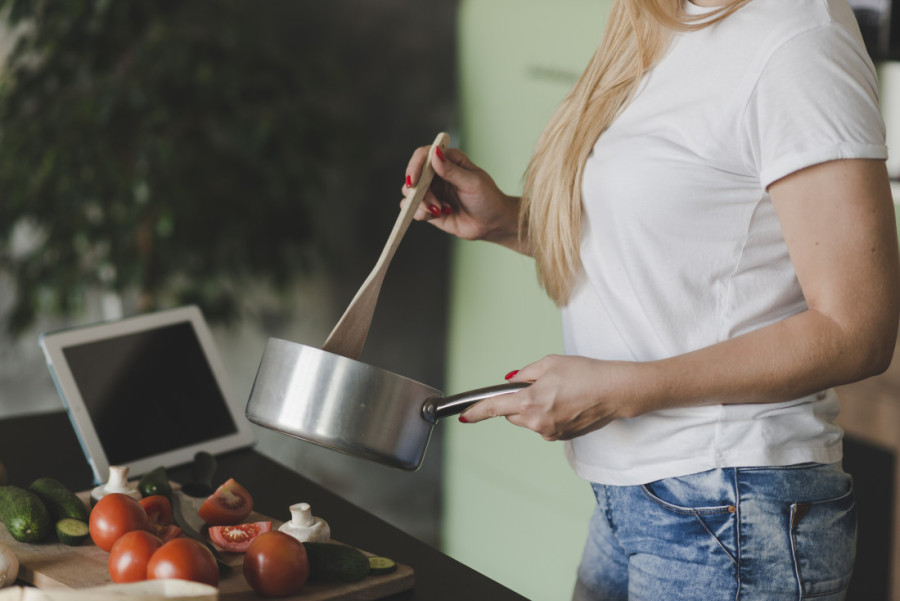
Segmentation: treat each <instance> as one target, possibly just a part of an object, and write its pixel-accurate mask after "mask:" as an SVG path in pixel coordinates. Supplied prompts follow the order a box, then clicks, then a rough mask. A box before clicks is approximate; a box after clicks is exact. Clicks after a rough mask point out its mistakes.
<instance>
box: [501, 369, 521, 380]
mask: <svg viewBox="0 0 900 601" xmlns="http://www.w3.org/2000/svg"><path fill="white" fill-rule="evenodd" d="M517 373H519V370H518V369H514V370H512V371H511V372H509V373H508V374H506V376H505V377H504V380H510V379H512V378H515V377H516V374H517Z"/></svg>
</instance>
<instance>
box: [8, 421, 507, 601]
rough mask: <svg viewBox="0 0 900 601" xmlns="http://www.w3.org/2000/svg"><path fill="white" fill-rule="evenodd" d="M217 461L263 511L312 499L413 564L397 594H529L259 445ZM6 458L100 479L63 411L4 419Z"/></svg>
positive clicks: (341, 531) (32, 474)
mask: <svg viewBox="0 0 900 601" xmlns="http://www.w3.org/2000/svg"><path fill="white" fill-rule="evenodd" d="M160 434H161V435H163V436H164V435H165V433H160ZM217 460H218V469H217V472H216V475H215V478H214V482H216V483H220V482H224V481H225V480H226V479H227V478H229V477H233V478H234V479H235V480H237V481H238V482H240V483H241V484H242V485H244V486H245V487H246V488H247V489H248V490H249V491H250V492H251V493H252V494H253V499H254V505H255V507H254V508H255V510H257V511H259V512H260V513H263V514H266V515H271V516H281V515H283V514H285V513H286V512H287V507H289V506H290V505H291V504H292V503H295V502H297V501H298V500H303V501H306V502H308V503H310V504H311V505H312V507H313V508H315V513H316V515H318V516H320V517H322V518H323V519H325V520H326V521H327V522H329V524H330V525H331V528H332V532H333V534H334V537H335V538H336V539H337V540H340V541H341V542H343V543H346V544H349V545H353V546H355V547H357V548H360V549H364V550H366V551H370V552H372V553H377V554H379V555H385V556H387V557H391V558H393V559H394V560H396V561H397V562H399V563H402V564H405V565H408V566H410V567H412V568H413V570H414V571H415V587H414V588H413V589H412V590H410V591H407V592H404V593H401V594H399V595H394V596H392V597H389V598H388V599H390V600H391V601H411V600H419V601H424V600H427V601H444V600H446V601H451V600H452V601H458V600H459V599H471V600H473V601H479V600H482V599H485V600H487V599H490V600H491V601H505V600H522V599H524V597H522V596H521V595H518V594H517V593H515V592H513V591H511V590H509V589H507V588H505V587H503V586H501V585H500V584H498V583H496V582H494V581H493V580H491V579H489V578H487V577H486V576H484V575H483V574H480V573H478V572H476V571H475V570H473V569H471V568H469V567H467V566H465V565H463V564H461V563H460V562H458V561H456V560H454V559H452V558H451V557H448V556H447V555H445V554H443V553H441V552H440V551H438V550H436V549H434V548H432V547H430V546H428V545H427V544H425V543H423V542H421V541H419V540H417V539H416V538H414V537H412V536H410V535H408V534H406V533H405V532H403V531H401V530H399V529H398V528H395V527H394V526H391V525H390V524H388V523H387V522H384V521H383V520H381V519H379V518H377V517H376V516H374V515H372V514H370V513H368V512H366V511H365V510H363V509H361V508H359V507H357V506H355V505H353V504H352V503H350V502H348V501H346V500H344V499H342V498H341V497H339V496H337V495H335V494H334V493H331V492H330V491H328V490H326V489H325V488H323V487H321V486H319V485H318V484H316V483H314V482H312V481H311V480H309V479H307V478H305V477H303V476H302V475H300V474H298V473H296V472H294V471H292V470H290V469H288V468H286V467H284V466H282V465H280V464H278V463H276V462H275V461H273V460H271V459H269V458H267V457H265V456H264V455H262V454H260V453H258V452H256V451H255V450H253V449H244V450H239V451H234V452H231V453H227V454H224V455H220V456H218V457H217ZM0 461H2V462H3V464H4V465H5V466H6V468H7V471H8V473H9V483H10V484H17V485H20V486H28V484H29V483H31V481H33V480H34V479H35V478H38V477H41V476H51V477H54V478H56V479H58V480H60V481H61V482H63V483H64V484H66V485H67V486H68V487H69V488H71V489H72V490H76V491H77V490H87V489H89V488H91V487H92V486H93V481H92V476H91V470H90V468H89V466H88V463H87V461H86V460H85V458H84V454H83V453H82V451H81V447H80V445H79V443H78V439H77V437H76V436H75V432H74V430H73V429H72V426H71V424H70V422H69V419H68V416H67V415H66V413H65V412H63V411H58V412H51V413H41V414H36V415H29V416H23V417H12V418H6V419H0ZM167 472H168V475H169V478H170V479H171V480H173V481H175V482H185V481H187V480H189V479H190V469H189V466H182V467H178V468H170V469H168V470H167Z"/></svg>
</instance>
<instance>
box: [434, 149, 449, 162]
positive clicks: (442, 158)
mask: <svg viewBox="0 0 900 601" xmlns="http://www.w3.org/2000/svg"><path fill="white" fill-rule="evenodd" d="M434 154H436V155H437V158H439V159H441V160H442V161H446V160H447V159H445V158H444V153H443V152H441V147H440V146H435V147H434Z"/></svg>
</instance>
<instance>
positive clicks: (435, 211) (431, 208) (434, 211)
mask: <svg viewBox="0 0 900 601" xmlns="http://www.w3.org/2000/svg"><path fill="white" fill-rule="evenodd" d="M428 210H429V211H431V214H432V215H434V216H435V217H440V216H441V208H440V207H436V206H434V205H428Z"/></svg>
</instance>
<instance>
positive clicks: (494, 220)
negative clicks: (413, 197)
mask: <svg viewBox="0 0 900 601" xmlns="http://www.w3.org/2000/svg"><path fill="white" fill-rule="evenodd" d="M429 148H430V146H423V147H421V148H418V149H416V151H415V152H414V153H413V155H412V158H411V159H410V161H409V165H408V166H407V167H406V184H404V186H403V195H404V199H403V201H402V203H401V206H402V205H403V203H405V202H406V201H407V195H408V194H409V191H410V188H412V187H414V186H415V185H416V182H417V181H418V179H419V174H420V173H421V172H422V165H423V164H424V162H425V161H426V160H427V157H428V150H429ZM431 166H432V169H433V170H434V179H433V180H432V182H431V186H430V189H429V191H428V193H427V194H426V195H425V198H424V199H423V201H422V206H420V207H419V208H418V209H417V210H416V213H415V217H414V218H415V219H416V220H418V221H428V222H429V223H431V224H432V225H434V226H435V227H438V228H440V229H441V230H443V231H445V232H447V233H450V234H453V235H455V236H458V237H460V238H463V239H466V240H486V241H489V242H496V243H498V244H502V245H504V246H507V247H509V248H512V249H514V250H517V251H519V252H525V253H526V254H528V250H527V249H526V248H523V244H527V242H525V239H526V238H527V236H525V237H523V238H522V240H520V237H519V233H518V227H519V200H520V199H519V198H516V197H512V196H507V195H506V194H504V193H503V192H502V191H501V190H500V188H498V187H497V184H496V183H494V180H493V179H492V178H491V176H490V175H488V174H487V172H486V171H484V170H483V169H481V168H480V167H478V166H477V165H476V164H475V163H473V162H472V161H470V160H469V158H468V157H467V156H466V155H465V153H463V152H462V151H461V150H459V149H457V148H448V149H447V150H445V151H443V152H435V154H434V158H433V159H432V163H431Z"/></svg>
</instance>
